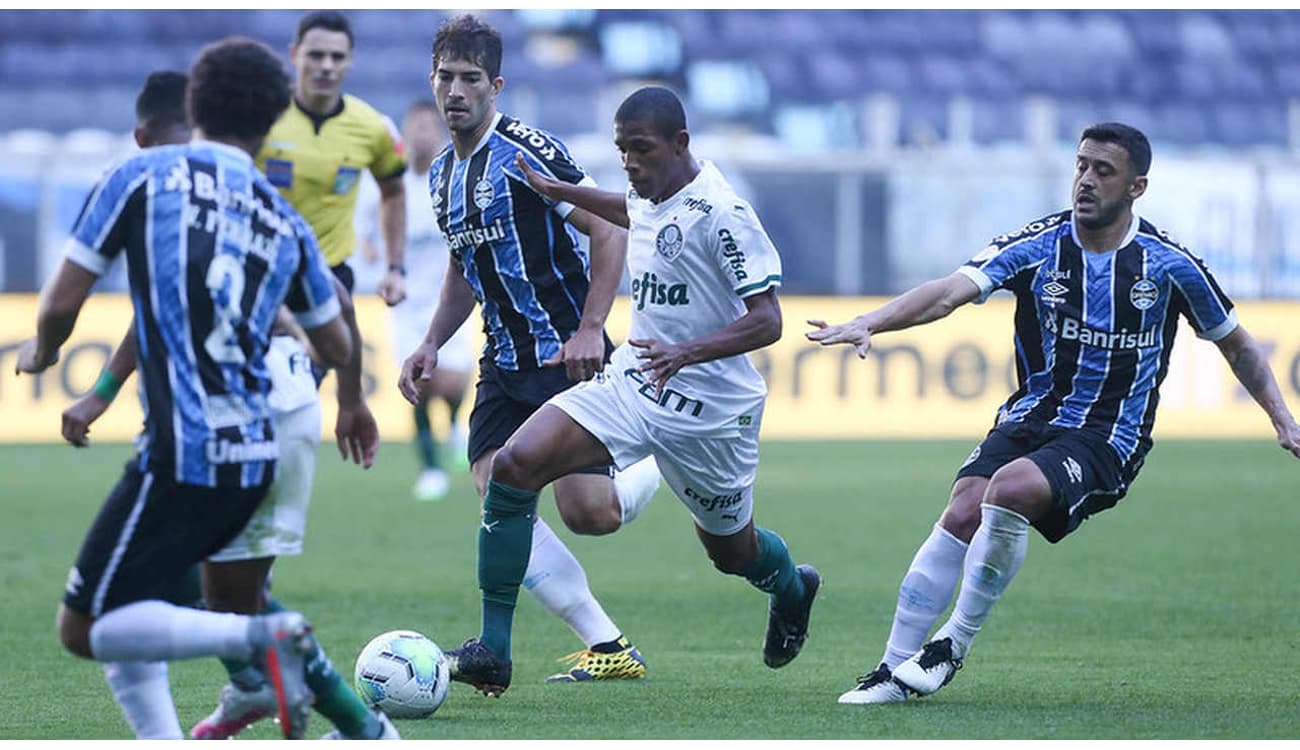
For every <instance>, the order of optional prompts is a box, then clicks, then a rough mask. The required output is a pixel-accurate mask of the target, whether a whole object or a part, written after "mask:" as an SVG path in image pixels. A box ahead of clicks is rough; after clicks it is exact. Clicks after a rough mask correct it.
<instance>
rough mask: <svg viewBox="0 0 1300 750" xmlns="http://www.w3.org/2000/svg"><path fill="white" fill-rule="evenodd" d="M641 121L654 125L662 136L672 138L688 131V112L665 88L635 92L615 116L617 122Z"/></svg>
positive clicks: (655, 87) (650, 87)
mask: <svg viewBox="0 0 1300 750" xmlns="http://www.w3.org/2000/svg"><path fill="white" fill-rule="evenodd" d="M639 120H648V121H649V122H651V123H654V127H655V130H657V131H659V134H660V135H663V136H664V137H666V138H672V137H673V136H675V135H677V134H678V133H679V132H681V131H683V130H685V129H686V110H685V109H684V108H683V107H682V100H681V99H678V98H677V95H676V94H674V93H673V92H672V91H670V90H668V89H666V88H664V87H663V86H646V87H645V88H641V89H637V90H636V91H633V92H632V94H631V95H630V96H628V98H626V99H624V100H623V103H622V104H620V105H619V107H618V112H616V113H615V114H614V121H615V122H632V121H639Z"/></svg>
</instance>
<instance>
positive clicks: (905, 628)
mask: <svg viewBox="0 0 1300 750" xmlns="http://www.w3.org/2000/svg"><path fill="white" fill-rule="evenodd" d="M966 546H967V545H966V543H965V542H963V541H962V540H960V539H958V538H957V537H955V536H953V535H952V534H950V533H949V532H948V531H947V530H946V529H944V528H943V527H942V526H940V525H939V524H937V523H936V524H935V525H934V528H933V529H932V530H931V531H930V536H928V537H926V538H925V541H924V542H922V543H921V548H920V549H918V550H917V551H916V556H915V557H913V558H912V565H911V567H909V568H908V569H907V574H906V575H904V576H903V582H902V584H900V585H899V587H898V604H897V605H896V606H895V607H894V624H893V626H892V627H890V629H889V641H888V643H886V644H885V654H884V656H882V657H881V658H880V660H881V661H883V662H884V663H885V666H887V667H889V668H890V670H893V669H894V667H897V666H898V665H899V664H902V663H903V662H905V661H907V660H908V658H910V657H911V656H912V654H915V653H916V652H917V651H920V650H921V646H923V645H924V644H925V637H926V636H927V635H929V634H930V629H931V628H933V627H934V623H935V620H938V619H939V615H941V614H943V611H944V610H945V609H947V608H948V604H949V603H950V602H952V594H953V592H954V591H956V590H957V583H958V582H959V581H961V567H962V561H963V560H965V559H966Z"/></svg>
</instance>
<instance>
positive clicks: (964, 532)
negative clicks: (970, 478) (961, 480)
mask: <svg viewBox="0 0 1300 750" xmlns="http://www.w3.org/2000/svg"><path fill="white" fill-rule="evenodd" d="M982 499H983V498H982V496H981V494H980V493H977V492H960V493H953V496H952V499H951V500H949V502H948V507H947V508H944V510H943V515H942V516H940V518H939V525H940V526H942V527H943V528H944V530H945V531H947V532H948V533H949V534H952V535H953V536H955V537H957V538H958V539H960V540H962V541H963V542H966V543H970V540H971V537H973V536H975V530H976V529H978V528H979V526H980V501H981V500H982Z"/></svg>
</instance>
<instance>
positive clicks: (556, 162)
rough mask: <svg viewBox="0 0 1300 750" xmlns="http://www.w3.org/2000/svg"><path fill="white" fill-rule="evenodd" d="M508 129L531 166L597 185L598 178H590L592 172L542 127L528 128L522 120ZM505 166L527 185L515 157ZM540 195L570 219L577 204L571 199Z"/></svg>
mask: <svg viewBox="0 0 1300 750" xmlns="http://www.w3.org/2000/svg"><path fill="white" fill-rule="evenodd" d="M505 132H506V134H507V135H508V136H510V139H511V141H512V142H513V143H514V144H515V145H516V146H517V147H518V149H519V153H521V154H523V156H524V159H525V160H527V161H528V166H530V167H532V168H533V169H536V170H537V171H538V172H541V173H542V174H544V175H548V176H550V177H553V178H555V179H557V180H560V181H561V182H567V183H569V184H571V185H582V186H583V187H593V188H594V187H596V181H595V180H593V179H592V178H591V175H588V174H587V173H586V172H585V171H584V170H583V169H582V167H580V166H578V164H577V163H576V162H575V161H574V160H573V157H572V156H571V155H570V154H569V151H568V149H566V148H565V147H564V144H562V143H560V142H559V140H557V139H555V138H554V137H552V136H551V135H549V134H547V133H544V132H542V131H540V130H534V129H532V128H527V127H526V126H523V125H520V124H519V123H514V124H512V125H511V126H510V127H508V128H507V129H506V131H505ZM505 169H506V172H507V173H508V174H509V175H510V176H511V177H513V178H515V179H517V180H519V181H520V182H521V183H523V184H524V185H528V180H526V179H524V175H523V173H521V172H520V171H519V168H518V167H516V166H515V164H514V159H511V160H509V161H508V162H506V165H505ZM528 189H529V190H532V186H531V185H528ZM534 192H536V191H534ZM537 197H539V198H541V200H542V202H544V203H545V204H546V205H547V206H549V207H550V208H551V210H553V211H555V212H556V213H557V214H559V215H560V217H561V218H566V219H567V218H568V217H569V214H571V213H573V209H574V208H575V206H574V205H573V204H572V203H566V202H564V201H554V200H551V199H550V198H547V197H546V196H544V195H542V194H541V193H537Z"/></svg>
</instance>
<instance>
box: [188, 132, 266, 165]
mask: <svg viewBox="0 0 1300 750" xmlns="http://www.w3.org/2000/svg"><path fill="white" fill-rule="evenodd" d="M191 143H193V144H194V145H196V146H207V147H210V148H215V149H217V150H219V151H226V152H229V153H231V154H235V155H237V156H241V157H243V159H244V160H245V161H248V162H252V161H253V157H251V156H249V155H248V152H247V151H245V150H244V149H242V148H240V147H238V146H232V145H230V144H229V143H221V142H219V141H210V140H208V139H207V138H198V139H195V140H193V141H191Z"/></svg>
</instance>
